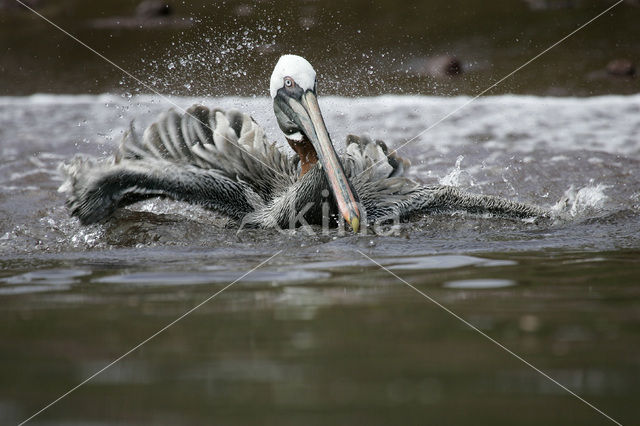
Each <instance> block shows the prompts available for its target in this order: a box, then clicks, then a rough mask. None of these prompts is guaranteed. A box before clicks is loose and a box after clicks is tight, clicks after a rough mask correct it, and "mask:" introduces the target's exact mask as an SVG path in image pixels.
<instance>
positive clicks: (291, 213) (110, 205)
mask: <svg viewBox="0 0 640 426" xmlns="http://www.w3.org/2000/svg"><path fill="white" fill-rule="evenodd" d="M341 161H342V164H343V167H344V171H345V173H346V175H347V176H348V178H349V180H350V181H351V184H352V185H353V187H354V189H355V190H356V192H357V193H358V194H359V197H360V202H361V206H362V210H364V213H365V220H366V221H368V222H369V223H371V222H375V221H382V220H387V219H394V218H399V219H406V218H408V217H410V216H411V215H412V214H414V213H429V212H440V211H446V210H463V211H467V212H471V213H478V214H483V213H490V214H493V215H499V216H504V217H512V218H526V217H536V216H545V215H547V212H546V211H545V210H543V209H541V208H539V207H535V206H530V205H526V204H522V203H516V202H512V201H509V200H506V199H504V198H499V197H493V196H486V195H474V194H469V193H465V192H462V191H460V190H458V189H456V188H453V187H448V186H424V185H422V184H419V183H417V182H415V181H413V180H411V179H408V178H407V177H405V174H406V172H407V169H408V168H409V162H408V161H407V160H405V159H403V158H401V157H399V156H398V155H397V154H396V153H395V152H392V153H390V152H389V150H388V149H387V147H386V145H385V144H384V143H382V142H380V141H376V142H374V141H372V140H370V139H368V138H366V137H357V136H349V137H348V139H347V149H346V153H345V154H344V156H343V157H342V160H341ZM298 163H299V161H298V158H297V157H296V156H293V157H288V156H287V155H285V154H284V153H283V152H282V151H280V150H279V149H278V148H277V147H276V145H275V143H269V142H268V141H267V139H266V137H265V135H264V131H263V129H262V128H261V127H260V126H258V125H257V124H256V123H255V121H253V119H252V118H251V117H250V116H249V115H247V114H243V113H241V112H239V111H235V110H230V111H223V110H220V109H213V110H209V109H208V108H206V107H204V106H200V105H195V106H193V107H191V108H190V109H189V110H188V111H187V113H186V114H184V115H179V114H178V113H176V112H175V111H173V110H170V111H168V112H166V113H163V114H162V115H161V116H160V117H159V119H158V121H157V122H156V123H154V124H152V125H151V126H149V127H148V128H147V129H146V130H145V132H144V134H143V136H142V138H141V139H140V138H138V137H137V136H136V134H135V131H134V129H133V128H131V130H130V131H129V132H128V133H127V134H126V135H125V137H124V138H123V141H122V143H121V145H120V147H119V149H118V151H117V152H116V154H115V156H114V157H113V159H111V160H101V161H99V160H95V159H92V158H85V157H82V156H76V157H75V158H74V159H73V160H72V161H71V162H69V163H68V164H62V165H61V167H60V169H61V171H62V172H63V173H64V175H65V176H66V181H65V183H64V184H63V185H62V186H61V188H60V190H61V191H67V192H69V196H68V200H67V205H68V206H69V209H70V211H71V214H72V215H73V216H76V217H78V218H79V219H80V221H81V223H83V224H90V223H95V222H99V221H102V220H105V219H107V218H108V217H109V216H111V215H112V214H113V212H114V211H115V210H116V209H118V208H120V207H124V206H126V205H129V204H132V203H135V202H137V201H141V200H144V199H148V198H152V197H166V198H170V199H174V200H181V201H187V202H190V203H193V204H198V205H201V206H203V207H205V208H208V209H211V210H215V211H217V212H219V213H221V214H223V215H226V216H228V217H230V218H232V219H235V220H237V221H238V222H239V223H241V224H242V226H255V227H283V228H289V227H292V226H296V225H299V222H300V221H299V220H298V219H304V221H306V222H307V223H309V224H323V223H326V221H327V220H328V219H329V220H330V221H331V222H335V217H337V216H339V215H337V214H336V213H337V206H336V205H335V201H334V200H333V198H332V197H331V196H329V195H328V194H329V192H328V191H325V190H327V189H328V184H327V181H326V177H325V174H324V173H323V172H322V170H321V168H320V166H319V164H316V165H315V166H314V167H313V168H312V169H311V170H310V171H309V172H308V173H306V174H305V175H304V176H302V177H301V178H298V176H299V164H298Z"/></svg>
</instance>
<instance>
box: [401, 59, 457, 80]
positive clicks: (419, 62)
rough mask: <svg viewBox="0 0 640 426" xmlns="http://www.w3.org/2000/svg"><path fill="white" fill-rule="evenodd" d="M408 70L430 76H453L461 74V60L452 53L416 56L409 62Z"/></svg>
mask: <svg viewBox="0 0 640 426" xmlns="http://www.w3.org/2000/svg"><path fill="white" fill-rule="evenodd" d="M409 72H411V73H413V74H416V75H423V76H425V75H426V76H430V77H438V78H441V77H453V76H457V75H459V74H462V72H463V67H462V62H461V61H460V60H459V59H458V58H456V57H455V56H452V55H440V56H432V57H428V58H416V59H414V60H413V61H411V62H410V63H409Z"/></svg>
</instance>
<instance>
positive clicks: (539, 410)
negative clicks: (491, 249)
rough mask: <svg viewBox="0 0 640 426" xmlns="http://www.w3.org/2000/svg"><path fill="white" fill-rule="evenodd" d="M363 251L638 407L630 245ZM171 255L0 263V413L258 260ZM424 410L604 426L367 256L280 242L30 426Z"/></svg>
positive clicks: (65, 383) (627, 409)
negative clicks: (311, 251) (585, 250)
mask: <svg viewBox="0 0 640 426" xmlns="http://www.w3.org/2000/svg"><path fill="white" fill-rule="evenodd" d="M363 250H366V252H367V254H368V255H370V256H372V257H374V258H375V259H376V260H377V261H379V262H380V263H381V264H383V265H385V267H387V268H390V269H391V270H393V271H394V272H395V273H397V274H399V275H400V276H401V277H402V278H403V279H406V280H407V281H408V282H410V283H412V284H413V285H415V286H417V287H418V288H419V289H420V290H421V291H424V292H425V293H427V294H428V295H430V296H431V297H433V298H434V299H436V300H438V301H439V302H440V303H443V304H444V305H445V306H447V308H449V309H451V310H452V311H454V312H456V313H457V314H459V315H461V316H462V317H464V318H465V319H467V320H468V321H470V322H471V323H472V324H474V325H475V326H477V327H478V328H480V329H481V330H483V331H484V332H486V333H488V334H489V335H490V336H492V337H493V338H495V339H497V340H498V341H500V342H501V343H502V344H504V345H506V346H507V347H508V348H510V349H512V350H514V351H515V352H516V353H518V354H520V355H522V356H523V357H524V358H525V359H527V360H528V361H530V362H532V363H533V364H534V365H536V366H537V367H539V368H541V369H542V370H544V371H545V372H547V373H548V374H550V375H551V376H552V377H554V378H555V379H557V380H559V381H560V382H561V383H563V384H564V385H566V386H568V387H569V388H571V389H572V390H574V391H576V392H578V393H579V394H580V395H581V396H583V397H585V398H586V399H587V400H589V401H590V402H592V403H594V404H595V405H596V406H598V407H599V408H601V409H603V410H604V411H606V412H607V413H608V414H610V415H611V416H613V417H614V418H616V419H618V420H620V421H621V422H622V423H623V424H630V422H631V423H632V419H635V418H636V416H637V414H638V413H637V408H636V407H637V402H638V401H637V392H636V390H637V389H636V387H637V383H638V382H639V380H640V365H639V364H638V362H637V354H638V349H640V336H639V335H638V333H637V331H636V326H635V324H637V322H638V320H639V319H640V318H639V317H638V312H640V311H639V310H638V306H639V305H638V300H640V299H639V296H640V290H639V289H638V287H637V285H636V284H637V277H638V276H640V264H639V263H640V262H638V259H639V258H640V256H639V254H640V253H638V252H637V251H631V252H625V251H617V252H600V253H591V254H571V253H562V252H556V253H548V254H545V253H543V252H537V253H532V252H522V253H511V254H506V253H505V254H500V253H491V254H487V255H482V254H475V255H473V256H470V255H456V254H452V255H425V254H416V255H413V256H404V257H403V256H398V255H392V256H384V255H382V256H381V255H380V254H379V253H378V252H377V249H376V248H369V249H363ZM173 253H174V254H175V259H174V260H173V262H174V264H173V265H167V264H166V263H167V261H168V260H167V261H165V259H166V254H167V253H164V249H161V248H158V249H155V250H147V251H146V253H145V254H144V258H145V259H146V260H142V261H139V260H135V259H132V258H131V256H130V252H129V251H128V250H127V249H115V250H111V251H110V252H109V253H105V254H108V256H106V260H105V261H104V262H101V261H99V260H98V258H93V259H91V260H89V259H87V258H86V257H85V255H84V254H82V253H78V254H77V255H73V256H66V257H65V258H58V259H56V258H55V256H54V258H51V259H50V261H49V262H50V265H49V266H48V267H46V268H42V269H37V268H36V269H33V268H32V267H30V266H27V269H26V270H25V269H21V268H20V267H17V266H16V267H11V266H10V265H9V264H7V263H5V264H4V267H3V269H2V272H1V274H2V278H0V312H1V315H2V323H3V324H4V327H3V330H2V339H0V356H2V363H0V378H1V379H2V381H3V383H11V384H12V386H10V387H3V389H2V390H0V401H1V404H0V408H2V410H0V413H1V414H0V417H1V418H2V422H3V423H5V424H10V423H16V422H18V421H20V420H22V419H24V418H26V417H28V416H29V415H30V414H32V413H33V412H34V411H36V410H37V409H39V408H41V406H43V405H44V404H45V403H47V402H49V401H50V400H52V399H54V398H55V397H57V396H58V395H59V394H61V393H62V392H64V391H66V390H68V389H69V388H70V387H72V386H73V385H75V384H77V383H79V382H81V381H82V380H84V379H85V378H86V377H88V376H89V375H91V374H93V373H94V372H95V371H97V370H99V369H101V368H102V367H103V366H105V365H106V364H108V363H109V362H111V361H112V360H113V359H115V358H116V357H117V356H119V355H121V354H122V353H124V352H126V351H127V350H128V349H130V348H131V347H133V346H134V345H135V344H137V343H139V342H140V341H142V340H143V339H145V338H146V337H148V336H150V335H151V334H153V333H154V332H156V331H157V330H159V329H160V328H162V327H163V326H165V325H166V324H168V323H169V322H171V321H173V320H174V319H175V318H177V317H178V316H179V315H181V314H182V313H184V312H185V311H187V310H188V309H190V308H191V307H193V306H195V305H196V304H198V303H200V302H201V301H202V300H204V299H205V298H207V297H209V296H210V295H212V294H214V293H215V292H217V291H219V290H220V289H221V288H222V287H223V286H225V285H226V284H228V283H229V282H231V281H232V280H234V279H236V278H237V277H238V276H240V275H241V274H243V273H245V272H246V270H247V269H248V267H249V266H255V265H257V264H258V263H259V262H260V261H262V260H264V257H260V256H255V255H254V256H248V257H246V258H245V259H237V258H233V257H224V256H221V255H220V253H215V252H211V251H207V250H193V249H189V250H186V251H183V252H180V251H177V252H173ZM338 253H339V255H338ZM358 256H359V255H358ZM265 257H266V256H265ZM109 258H110V259H109ZM154 258H155V260H154ZM21 262H25V260H22V261H20V262H16V263H15V264H16V265H19V264H20V263H21ZM39 262H41V263H44V262H43V260H40V261H39ZM169 262H171V261H169ZM26 264H27V265H29V264H28V263H26ZM55 265H57V267H54V266H55ZM65 265H66V266H65ZM12 289H13V290H12ZM16 289H17V290H16ZM516 408H517V409H516ZM425 416H428V418H429V420H430V421H432V422H434V423H446V424H469V423H478V422H480V423H482V424H505V425H506V424H521V423H524V424H528V423H531V424H559V425H560V424H604V423H606V421H605V420H604V419H603V417H601V416H600V415H599V414H598V413H596V412H595V411H593V410H592V409H590V408H589V407H587V406H586V405H584V404H583V403H581V402H579V401H578V400H576V399H575V398H573V397H571V396H569V395H568V394H567V393H566V392H565V391H563V390H562V389H560V388H559V387H557V386H556V385H554V384H553V383H550V382H549V381H548V380H547V379H545V378H543V377H541V376H540V375H539V374H537V373H536V372H534V371H533V370H531V369H530V368H529V367H527V366H526V365H524V364H522V363H521V362H520V361H518V360H516V359H514V358H513V357H512V356H510V355H508V354H507V353H505V352H504V351H503V350H501V349H500V348H498V347H496V346H495V345H494V344H493V343H491V342H489V341H488V340H486V339H485V338H484V337H482V336H480V335H478V334H477V333H475V332H474V331H472V330H470V329H469V328H467V327H465V326H464V325H463V324H462V323H460V322H459V321H458V320H456V319H455V318H453V317H451V316H450V315H448V314H447V313H445V312H444V311H442V310H441V309H440V308H438V307H436V306H435V305H433V304H432V303H430V302H429V301H428V300H426V299H425V298H423V297H421V296H419V295H417V294H416V293H415V292H414V291H413V290H411V289H409V288H408V287H407V286H406V285H405V284H403V283H402V282H400V281H398V280H397V279H395V278H394V277H392V276H391V275H389V274H388V273H387V272H385V271H382V270H381V269H379V268H378V267H377V266H375V265H374V264H372V263H371V262H369V261H368V260H366V259H364V258H357V257H356V256H355V255H354V254H353V252H351V254H349V252H347V251H339V250H336V251H335V252H334V253H333V254H327V253H317V254H316V255H315V256H309V257H308V255H307V254H304V253H301V252H299V250H291V249H289V250H285V252H284V253H283V254H281V255H279V256H278V257H276V258H274V259H273V260H272V261H271V262H270V263H268V264H266V265H264V266H263V267H262V268H259V269H257V270H256V271H254V272H252V273H251V274H250V275H248V276H247V277H246V279H243V280H241V281H240V282H238V283H236V284H235V285H234V286H232V287H230V288H229V289H227V290H226V291H225V292H223V293H221V294H220V295H219V296H217V297H216V298H214V299H213V300H211V301H210V302H209V303H207V304H205V305H204V306H202V307H201V308H200V309H198V310H197V311H195V312H194V313H193V314H192V315H190V316H189V317H187V318H185V319H183V320H182V321H181V322H179V323H178V324H176V325H174V326H173V327H171V328H170V329H168V330H167V331H166V332H164V333H162V334H161V335H159V336H157V337H155V338H154V339H153V340H151V341H150V342H148V343H147V344H146V345H144V347H142V348H141V349H140V350H138V351H136V352H134V353H133V354H131V355H130V356H128V357H127V358H125V359H124V360H122V361H120V362H119V363H117V364H116V365H114V366H113V367H112V368H110V369H108V370H107V371H105V372H104V373H103V374H100V375H99V376H97V377H96V378H95V379H94V380H92V381H91V382H90V383H88V384H87V385H85V386H84V387H82V388H80V389H79V390H78V391H76V392H75V393H74V394H72V395H70V396H69V397H68V398H65V399H64V400H63V401H61V402H60V403H58V404H57V405H56V406H55V407H52V408H51V409H50V410H48V411H47V412H45V413H43V414H42V415H41V417H39V418H38V421H40V422H42V423H45V424H48V423H54V424H63V423H66V422H75V423H77V422H80V423H83V424H84V423H117V422H126V423H135V424H137V423H141V424H147V423H154V424H155V423H158V424H165V423H170V424H187V423H197V424H203V423H222V424H247V423H254V422H256V421H257V422H259V423H260V424H291V425H293V424H300V423H304V424H309V423H311V424H316V423H317V424H326V423H331V424H335V423H344V424H350V423H353V422H355V421H356V420H357V421H360V422H366V423H367V424H389V423H391V424H397V423H398V422H401V423H411V424H413V423H415V424H422V423H423V422H424V420H425ZM258 419H259V420H258ZM36 424H37V422H36Z"/></svg>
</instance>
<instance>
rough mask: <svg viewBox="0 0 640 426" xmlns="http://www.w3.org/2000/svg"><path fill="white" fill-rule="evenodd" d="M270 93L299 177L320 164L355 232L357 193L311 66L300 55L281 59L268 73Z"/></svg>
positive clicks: (358, 212)
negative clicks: (297, 162)
mask: <svg viewBox="0 0 640 426" xmlns="http://www.w3.org/2000/svg"><path fill="white" fill-rule="evenodd" d="M270 91H271V97H272V98H273V111H274V112H275V114H276V119H277V120H278V125H279V126H280V129H281V130H282V132H283V133H284V134H285V135H286V136H287V139H288V140H289V144H290V145H291V148H293V150H294V151H296V153H298V155H299V157H300V165H301V175H303V174H304V173H306V171H307V170H309V169H310V168H311V167H313V164H315V163H317V162H320V164H321V165H322V170H323V171H324V174H325V176H326V178H327V182H328V183H329V187H330V188H331V191H332V192H333V196H334V199H335V200H336V202H337V204H338V210H340V212H341V213H342V216H343V217H344V218H345V219H346V221H347V222H348V223H349V224H350V225H351V228H353V230H354V231H356V232H357V231H358V228H359V227H360V210H359V208H358V194H357V193H356V191H355V190H354V189H353V187H352V185H351V182H349V179H348V178H347V176H346V175H345V173H344V169H343V167H342V163H341V162H340V159H339V158H338V155H337V154H336V150H335V148H334V147H333V143H331V138H330V137H329V132H328V131H327V127H326V125H325V123H324V119H323V118H322V114H321V113H320V106H319V105H318V99H317V98H316V72H315V71H314V70H313V67H312V66H311V64H310V63H309V62H308V61H307V60H306V59H304V58H302V57H300V56H296V55H284V56H281V57H280V60H278V63H277V64H276V66H275V68H274V69H273V74H271V86H270Z"/></svg>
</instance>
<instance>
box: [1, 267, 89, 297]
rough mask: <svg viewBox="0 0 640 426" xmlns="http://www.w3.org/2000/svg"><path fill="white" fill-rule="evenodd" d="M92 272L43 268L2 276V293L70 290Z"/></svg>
mask: <svg viewBox="0 0 640 426" xmlns="http://www.w3.org/2000/svg"><path fill="white" fill-rule="evenodd" d="M90 273H91V272H90V271H86V270H81V269H55V270H54V269H41V270H39V271H32V272H26V273H23V274H18V275H12V276H9V277H4V278H0V295H11V294H28V293H37V292H46V291H63V290H68V289H70V288H71V285H72V284H74V283H75V282H76V281H77V279H78V278H80V277H84V276H86V275H89V274H90Z"/></svg>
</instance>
